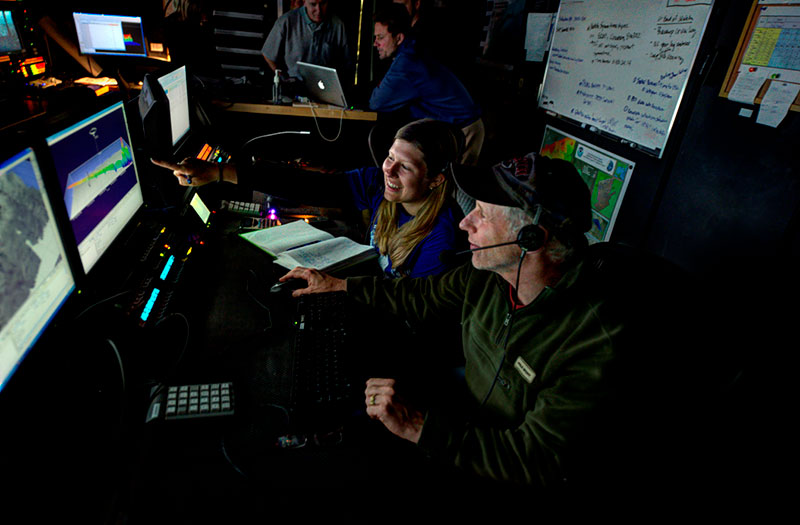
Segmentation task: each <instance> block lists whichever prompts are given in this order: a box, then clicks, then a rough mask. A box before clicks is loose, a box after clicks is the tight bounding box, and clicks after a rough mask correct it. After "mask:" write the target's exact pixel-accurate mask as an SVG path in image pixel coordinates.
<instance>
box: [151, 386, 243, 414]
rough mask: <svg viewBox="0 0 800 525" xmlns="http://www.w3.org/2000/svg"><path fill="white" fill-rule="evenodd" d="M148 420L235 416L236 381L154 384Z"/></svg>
mask: <svg viewBox="0 0 800 525" xmlns="http://www.w3.org/2000/svg"><path fill="white" fill-rule="evenodd" d="M154 392H155V393H154V396H155V397H154V398H153V401H152V402H151V403H150V408H149V410H148V411H147V421H148V422H150V421H153V420H155V419H164V420H165V421H169V420H176V419H197V418H207V417H219V416H232V415H233V413H234V406H233V400H234V397H233V383H231V382H224V383H202V384H190V385H173V386H164V385H161V386H157V387H154Z"/></svg>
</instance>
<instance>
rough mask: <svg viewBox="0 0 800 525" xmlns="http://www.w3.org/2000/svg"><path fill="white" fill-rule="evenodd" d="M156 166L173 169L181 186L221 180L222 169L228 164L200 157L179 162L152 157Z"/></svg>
mask: <svg viewBox="0 0 800 525" xmlns="http://www.w3.org/2000/svg"><path fill="white" fill-rule="evenodd" d="M150 161H151V162H152V163H153V164H155V165H156V166H160V167H162V168H166V169H168V170H172V174H173V175H175V178H177V179H178V184H180V185H181V186H203V185H205V184H208V183H210V182H217V181H219V180H220V169H225V170H226V171H228V169H226V166H224V165H222V164H218V163H215V162H207V161H204V160H200V159H195V158H191V157H187V158H185V159H183V160H182V161H180V162H178V163H177V164H176V163H174V162H169V161H165V160H156V159H150Z"/></svg>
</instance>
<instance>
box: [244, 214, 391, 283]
mask: <svg viewBox="0 0 800 525" xmlns="http://www.w3.org/2000/svg"><path fill="white" fill-rule="evenodd" d="M239 236H240V237H241V238H243V239H245V240H247V241H248V242H251V243H253V244H254V245H256V246H258V247H259V248H261V249H262V250H264V251H265V252H267V253H269V254H270V255H272V256H273V257H275V263H276V264H279V265H281V266H283V267H284V268H288V269H290V270H291V269H292V268H295V267H296V266H303V267H306V268H313V269H315V270H327V271H331V270H334V269H339V268H342V267H344V266H349V265H351V264H355V263H358V262H361V261H363V260H366V259H369V258H371V257H376V256H377V255H376V253H375V250H374V248H373V247H372V246H368V245H366V244H359V243H357V242H355V241H353V240H352V239H349V238H347V237H334V236H333V235H331V234H330V233H328V232H326V231H323V230H320V229H319V228H315V227H314V226H312V225H310V224H308V223H307V222H305V221H294V222H290V223H287V224H282V225H280V226H275V227H272V228H265V229H263V230H255V231H252V232H246V233H240V234H239Z"/></svg>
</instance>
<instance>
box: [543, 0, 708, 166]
mask: <svg viewBox="0 0 800 525" xmlns="http://www.w3.org/2000/svg"><path fill="white" fill-rule="evenodd" d="M712 4H713V0H562V1H561V5H560V7H559V11H558V19H557V21H556V28H555V34H554V35H553V41H552V44H551V47H550V54H549V56H548V61H547V69H546V71H545V77H544V82H543V86H542V91H541V94H540V97H539V106H540V107H541V108H543V109H545V110H547V111H550V112H552V113H555V114H556V115H559V116H563V117H566V118H569V119H573V120H575V121H577V122H579V123H581V124H583V125H584V126H586V127H589V129H591V130H592V131H602V132H606V133H608V134H611V135H613V136H615V137H618V138H619V139H622V140H624V141H626V142H630V143H631V144H632V145H636V146H639V147H641V148H642V149H643V150H645V151H647V152H648V153H652V154H655V155H657V156H658V157H659V158H660V157H661V155H662V153H663V150H664V145H665V144H666V142H667V138H668V137H669V133H670V130H671V129H672V125H673V122H674V120H675V114H676V113H677V110H678V106H679V104H680V101H681V98H682V97H683V94H684V91H685V88H686V82H687V80H688V77H689V72H690V71H691V69H692V65H693V64H694V61H695V58H696V56H697V49H698V47H699V45H700V41H701V39H702V37H703V32H704V31H705V27H706V23H707V21H708V17H709V14H710V13H711V8H712Z"/></svg>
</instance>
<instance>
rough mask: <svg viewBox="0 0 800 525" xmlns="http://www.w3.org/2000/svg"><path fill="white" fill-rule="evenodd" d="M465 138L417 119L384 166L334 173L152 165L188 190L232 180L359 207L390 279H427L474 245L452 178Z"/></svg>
mask: <svg viewBox="0 0 800 525" xmlns="http://www.w3.org/2000/svg"><path fill="white" fill-rule="evenodd" d="M459 133H460V131H459V130H458V129H456V128H454V127H453V126H452V125H450V124H447V123H444V122H440V121H436V120H431V119H421V120H418V121H414V122H411V123H409V124H406V125H405V126H403V127H402V128H400V129H399V130H398V131H397V133H396V134H395V140H394V142H393V144H392V146H391V148H390V149H389V152H388V155H387V157H386V160H384V162H383V165H382V167H381V168H376V167H366V168H360V169H354V170H349V171H340V172H335V173H321V172H317V171H311V170H303V169H299V168H290V167H286V166H282V165H277V164H275V165H273V164H270V165H260V164H255V165H252V166H251V165H247V166H245V165H241V166H235V165H233V164H215V163H211V162H205V161H201V160H198V159H191V158H189V159H185V160H183V161H182V162H181V163H178V164H176V163H173V162H166V161H162V160H157V159H153V163H155V164H156V165H158V166H161V167H164V168H167V169H170V170H172V171H173V174H174V175H175V176H176V178H177V179H178V182H179V183H180V184H181V185H183V186H201V185H204V184H208V183H211V182H223V181H226V182H231V183H235V184H238V185H239V186H243V187H246V188H252V189H258V190H260V191H263V192H266V193H268V194H270V195H273V196H276V197H280V198H284V199H287V200H290V201H295V202H302V203H303V204H309V205H314V206H325V207H335V208H346V207H350V208H353V207H354V208H355V209H356V210H358V211H359V212H361V215H362V217H363V218H364V219H365V220H366V225H365V226H367V237H368V240H369V244H370V245H372V246H373V247H375V250H376V251H377V252H378V256H379V257H378V261H379V262H380V268H381V270H382V273H383V274H384V275H385V276H386V277H389V278H396V277H425V276H428V275H436V274H438V273H441V272H443V271H445V270H448V269H450V268H451V267H453V266H454V264H455V261H452V260H451V261H448V260H447V258H446V257H445V258H442V257H441V255H442V253H443V252H447V251H453V250H458V249H461V248H466V247H467V244H466V236H465V235H464V234H463V232H461V231H460V230H459V228H458V224H459V222H460V221H461V219H462V218H463V213H462V211H461V209H460V208H459V206H458V204H457V203H456V202H455V200H454V199H453V198H452V191H451V190H450V185H451V184H452V181H451V180H450V177H449V175H448V174H449V173H450V167H449V166H450V164H451V163H452V162H454V161H455V160H456V159H457V157H458V152H459V151H460V147H461V144H462V140H461V137H459V136H458V134H459ZM443 259H444V260H443Z"/></svg>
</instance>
